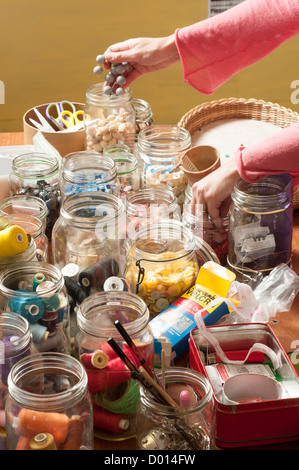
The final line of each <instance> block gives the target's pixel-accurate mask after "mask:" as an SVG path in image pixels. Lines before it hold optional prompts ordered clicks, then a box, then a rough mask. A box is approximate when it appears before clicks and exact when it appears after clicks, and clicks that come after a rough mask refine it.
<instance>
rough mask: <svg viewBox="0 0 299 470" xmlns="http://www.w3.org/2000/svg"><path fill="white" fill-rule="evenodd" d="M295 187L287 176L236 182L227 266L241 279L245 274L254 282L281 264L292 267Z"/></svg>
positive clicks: (231, 208)
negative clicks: (293, 192) (293, 194)
mask: <svg viewBox="0 0 299 470" xmlns="http://www.w3.org/2000/svg"><path fill="white" fill-rule="evenodd" d="M292 184H293V183H292V179H291V177H290V175H288V174H283V175H277V176H276V175H273V176H269V177H266V178H262V179H261V180H260V181H259V182H257V183H247V182H246V181H244V180H239V181H238V182H237V183H236V185H235V187H234V190H233V193H232V204H231V207H230V213H229V217H230V231H229V253H228V263H229V267H230V269H232V270H233V271H235V272H236V275H237V278H238V279H241V278H242V276H243V275H244V276H245V278H246V277H249V278H252V279H253V280H254V279H255V278H257V277H258V276H259V275H262V276H263V275H267V274H269V273H270V271H271V270H272V269H273V268H275V267H276V266H277V265H279V264H281V263H285V264H290V262H291V248H292V231H293V207H292V196H291V194H292V187H293V186H292Z"/></svg>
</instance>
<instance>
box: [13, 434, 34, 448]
mask: <svg viewBox="0 0 299 470" xmlns="http://www.w3.org/2000/svg"><path fill="white" fill-rule="evenodd" d="M30 439H31V438H30V437H25V436H20V437H19V439H18V443H17V445H16V450H31V449H30Z"/></svg>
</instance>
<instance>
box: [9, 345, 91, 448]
mask: <svg viewBox="0 0 299 470" xmlns="http://www.w3.org/2000/svg"><path fill="white" fill-rule="evenodd" d="M8 391H9V395H8V397H7V400H6V407H5V408H6V428H7V444H8V450H93V447H94V445H93V439H94V437H93V427H92V405H91V399H90V395H89V392H88V388H87V376H86V373H85V370H84V368H83V367H82V364H81V363H80V362H79V361H78V360H77V359H75V358H74V357H71V356H68V355H66V354H61V353H38V354H33V355H31V356H30V357H29V358H26V359H22V360H21V361H19V362H18V363H17V364H16V365H15V366H14V367H13V368H12V370H11V372H10V375H9V377H8Z"/></svg>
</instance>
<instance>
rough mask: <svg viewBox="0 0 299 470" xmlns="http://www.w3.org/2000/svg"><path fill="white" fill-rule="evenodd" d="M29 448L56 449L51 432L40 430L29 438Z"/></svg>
mask: <svg viewBox="0 0 299 470" xmlns="http://www.w3.org/2000/svg"><path fill="white" fill-rule="evenodd" d="M30 450H57V447H56V443H55V441H54V437H53V436H52V434H50V433H48V432H41V433H39V434H37V435H36V436H34V437H32V438H31V439H30Z"/></svg>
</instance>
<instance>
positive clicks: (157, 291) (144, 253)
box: [125, 220, 199, 317]
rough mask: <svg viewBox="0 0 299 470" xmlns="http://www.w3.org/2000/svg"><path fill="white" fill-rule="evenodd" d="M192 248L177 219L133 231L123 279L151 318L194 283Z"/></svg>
mask: <svg viewBox="0 0 299 470" xmlns="http://www.w3.org/2000/svg"><path fill="white" fill-rule="evenodd" d="M194 249H195V241H194V237H193V235H192V233H191V232H190V231H189V230H188V229H186V228H185V227H184V226H183V225H182V223H181V222H180V221H177V220H162V221H160V222H158V223H157V224H153V225H151V226H147V227H145V228H143V229H141V230H139V231H138V232H136V236H135V239H134V243H133V246H132V247H131V250H130V252H129V254H128V258H127V259H128V261H127V269H126V275H125V277H126V280H127V282H128V284H129V286H130V288H131V290H132V291H133V292H136V293H137V294H138V295H139V296H140V297H141V298H142V299H143V300H144V301H145V302H146V304H147V306H148V309H149V311H150V315H151V316H152V317H154V316H156V315H157V314H158V313H160V312H162V310H165V309H166V308H167V307H168V306H169V305H170V304H172V303H173V302H174V301H175V300H177V299H178V298H179V297H180V296H181V295H182V294H183V293H184V292H185V291H186V290H187V289H189V287H191V286H192V285H193V284H194V283H195V280H196V277H197V275H198V271H199V268H198V263H197V258H196V254H195V251H194Z"/></svg>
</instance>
